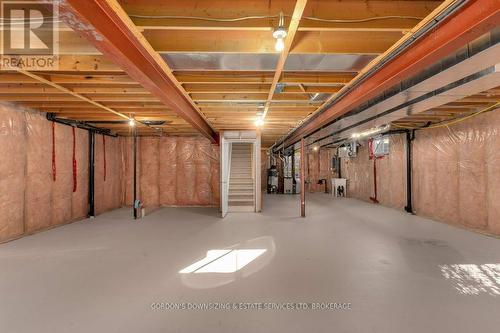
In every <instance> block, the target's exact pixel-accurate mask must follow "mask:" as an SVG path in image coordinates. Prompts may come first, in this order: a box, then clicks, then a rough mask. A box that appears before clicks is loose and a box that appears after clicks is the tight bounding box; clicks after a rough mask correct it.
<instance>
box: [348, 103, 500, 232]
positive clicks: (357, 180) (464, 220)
mask: <svg viewBox="0 0 500 333" xmlns="http://www.w3.org/2000/svg"><path fill="white" fill-rule="evenodd" d="M499 131H500V112H499V111H494V112H489V113H487V114H483V115H479V116H476V117H474V118H471V119H468V120H466V121H463V122H461V123H459V124H456V125H454V126H452V127H449V128H447V127H443V128H437V129H427V130H420V131H417V132H416V139H415V141H414V142H413V153H414V154H413V184H414V185H413V207H414V211H415V213H416V214H418V215H421V216H425V217H429V218H431V219H435V220H438V221H442V222H445V223H449V224H454V225H459V226H463V227H466V228H469V229H472V230H476V231H480V232H484V233H489V234H495V235H500V133H499ZM367 146H368V145H367V143H366V142H364V143H362V146H361V147H360V148H359V151H358V156H357V157H356V158H353V159H343V161H342V177H344V178H347V179H348V186H347V191H348V195H349V196H351V197H354V198H358V199H361V200H365V201H370V199H369V198H370V196H373V194H374V185H373V184H374V183H373V163H374V160H369V158H368V147H367ZM405 149H406V148H405V138H404V135H393V136H391V138H390V154H389V155H388V156H385V157H384V158H382V159H380V160H377V161H376V163H377V178H378V181H377V187H378V200H379V201H380V203H381V204H382V205H385V206H389V207H394V208H398V209H403V207H404V206H405V205H406V156H405Z"/></svg>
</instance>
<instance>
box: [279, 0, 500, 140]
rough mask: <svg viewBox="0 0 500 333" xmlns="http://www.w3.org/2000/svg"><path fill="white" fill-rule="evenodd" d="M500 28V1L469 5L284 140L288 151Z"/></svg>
mask: <svg viewBox="0 0 500 333" xmlns="http://www.w3.org/2000/svg"><path fill="white" fill-rule="evenodd" d="M499 24H500V2H499V1H498V0H476V1H469V3H468V4H466V5H465V6H464V7H462V8H461V9H460V10H458V11H457V12H456V13H454V14H453V15H452V17H449V18H447V19H446V20H445V21H443V22H442V23H441V24H440V25H438V26H437V27H435V28H434V29H432V31H431V32H429V33H428V34H427V35H425V36H423V37H422V38H420V39H419V40H418V41H416V42H415V43H413V44H412V46H411V47H409V48H408V49H407V50H405V51H403V52H402V53H401V54H400V55H399V56H397V57H396V58H395V59H393V60H392V61H391V62H389V63H387V64H385V65H384V66H383V67H382V68H381V69H380V70H378V71H377V72H376V73H375V74H373V75H372V76H370V77H369V78H367V79H366V80H365V81H363V82H361V83H360V84H359V85H358V86H357V87H356V89H353V90H351V91H350V92H348V93H347V94H346V95H344V96H343V97H342V98H341V99H340V100H338V101H337V102H336V103H335V104H333V105H332V106H331V107H330V108H328V109H326V110H325V111H323V112H320V113H318V114H316V115H315V116H313V117H311V119H310V120H308V121H306V122H305V123H304V124H303V125H301V126H300V127H298V128H297V129H296V130H295V131H293V132H292V133H291V134H290V135H288V137H287V138H286V139H285V140H284V146H285V147H288V146H290V145H292V144H294V143H296V142H298V141H299V140H300V139H301V138H302V137H304V136H307V135H309V134H311V133H313V132H314V131H316V130H317V129H319V128H321V127H322V126H325V125H327V124H329V123H330V122H332V121H333V120H335V119H336V118H338V117H340V116H342V115H344V114H346V113H347V112H349V111H351V110H352V109H354V108H355V107H357V106H358V105H360V104H361V103H363V102H366V101H367V100H369V99H371V98H373V97H375V96H377V95H378V94H380V93H381V92H383V91H384V90H386V89H388V88H390V87H392V86H394V85H396V84H398V83H399V82H401V81H403V80H405V79H407V78H409V77H411V76H413V75H415V74H417V73H419V72H421V71H422V70H424V69H425V68H427V67H428V66H430V65H432V64H434V63H436V62H437V61H439V60H440V59H442V58H444V57H446V56H447V55H449V54H451V53H453V52H455V51H457V50H458V49H460V48H461V47H463V46H464V45H466V44H467V43H469V42H471V41H473V40H474V39H476V38H478V37H480V36H481V35H483V34H485V33H487V32H489V31H491V30H493V29H494V28H495V27H497V26H498V25H499Z"/></svg>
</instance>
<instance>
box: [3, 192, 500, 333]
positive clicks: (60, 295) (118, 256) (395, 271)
mask: <svg viewBox="0 0 500 333" xmlns="http://www.w3.org/2000/svg"><path fill="white" fill-rule="evenodd" d="M298 200H299V199H298V197H297V196H272V197H269V196H267V197H265V203H264V212H263V213H262V214H247V213H234V214H231V215H228V217H227V218H225V219H224V220H222V219H220V218H219V217H218V216H219V214H218V211H217V210H215V209H205V208H165V209H161V210H158V211H156V212H154V213H152V214H151V215H149V216H147V217H146V218H145V219H143V220H141V221H139V222H137V221H133V220H132V219H131V218H130V210H127V209H120V210H116V211H113V212H109V213H107V214H104V215H102V216H100V217H98V218H96V219H95V220H93V221H89V220H85V221H81V222H77V223H73V224H70V225H66V226H63V227H59V228H56V229H53V230H49V231H47V232H42V233H39V234H36V235H33V236H29V237H25V238H23V239H20V240H17V241H13V242H10V243H6V244H1V245H0V332H9V333H14V332H22V333H28V332H37V333H41V332H51V333H56V332H65V333H66V332H86V333H87V332H384V333H389V332H398V333H401V332H494V331H498V327H500V316H499V313H500V268H499V267H500V265H499V264H500V240H499V239H495V238H491V237H487V236H483V235H479V234H475V233H472V232H468V231H465V230H462V229H459V228H455V227H452V226H448V225H445V224H442V223H437V222H433V221H430V220H426V219H423V218H419V217H416V216H409V215H407V214H405V213H403V212H400V211H397V210H393V209H389V208H384V207H380V206H376V205H372V204H368V203H364V202H360V201H357V200H352V199H337V200H333V199H332V198H331V197H330V196H328V195H324V194H316V195H308V205H307V214H308V217H307V218H306V219H301V218H299V217H297V215H298V213H299V201H298ZM225 248H238V249H265V250H266V251H265V252H264V254H262V255H261V256H259V257H258V258H256V259H255V260H253V261H252V262H250V263H249V264H248V265H246V266H245V267H243V268H242V269H240V270H238V271H236V272H234V273H179V271H180V270H182V269H183V268H186V267H187V266H189V265H191V264H193V263H194V262H196V261H198V260H199V259H201V258H203V257H204V256H205V254H206V251H208V250H213V249H225ZM155 302H160V303H161V302H164V303H182V302H190V303H204V302H205V303H208V302H212V303H226V302H235V303H240V302H266V303H267V302H279V303H292V304H285V305H287V306H296V304H293V303H294V302H301V303H302V302H306V303H309V302H326V303H330V302H336V303H340V302H348V303H351V309H350V310H312V309H307V310H306V309H301V310H258V309H253V310H245V309H238V310H171V309H170V310H153V309H151V304H153V303H155ZM268 305H269V304H268ZM159 306H161V305H159ZM262 306H263V305H262ZM302 306H303V307H305V305H302ZM308 306H309V307H311V305H308Z"/></svg>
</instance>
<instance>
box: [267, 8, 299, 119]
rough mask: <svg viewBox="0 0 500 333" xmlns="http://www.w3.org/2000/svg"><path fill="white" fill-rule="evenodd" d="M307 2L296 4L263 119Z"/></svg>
mask: <svg viewBox="0 0 500 333" xmlns="http://www.w3.org/2000/svg"><path fill="white" fill-rule="evenodd" d="M306 4H307V0H297V2H296V3H295V8H294V10H293V14H292V20H291V21H290V25H289V26H288V31H287V32H288V34H287V36H286V38H285V47H284V48H283V51H281V54H280V57H279V60H278V64H277V65H276V70H275V71H274V77H273V82H272V83H271V89H270V90H269V94H268V96H267V102H266V106H265V108H264V113H263V114H262V119H263V120H264V119H265V118H266V115H267V112H268V111H269V105H270V103H271V102H270V101H271V100H272V99H273V96H274V92H275V90H276V85H277V84H278V82H279V80H280V77H281V73H282V72H283V69H284V68H285V63H286V59H287V57H288V54H289V53H290V50H291V48H292V43H293V40H294V38H295V34H296V33H297V29H298V28H299V24H300V18H301V17H302V13H304V9H305V8H306Z"/></svg>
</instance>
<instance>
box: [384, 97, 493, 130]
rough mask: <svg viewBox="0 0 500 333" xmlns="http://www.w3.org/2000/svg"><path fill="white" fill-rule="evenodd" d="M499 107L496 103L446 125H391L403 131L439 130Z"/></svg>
mask: <svg viewBox="0 0 500 333" xmlns="http://www.w3.org/2000/svg"><path fill="white" fill-rule="evenodd" d="M499 107H500V102H497V103H495V104H493V105H491V106H489V107H487V108H484V109H482V110H479V111H477V112H475V113H473V114H470V115H468V116H465V117H462V118H458V119H455V120H451V121H448V122H446V123H441V124H440V123H438V124H435V125H430V126H423V127H411V126H403V125H398V124H394V123H393V124H392V125H393V126H394V127H398V128H404V129H415V130H421V129H430V128H439V127H447V126H451V125H455V124H458V123H460V122H462V121H464V120H467V119H470V118H472V117H475V116H477V115H479V114H481V113H484V112H488V111H493V110H495V109H497V108H499Z"/></svg>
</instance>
